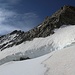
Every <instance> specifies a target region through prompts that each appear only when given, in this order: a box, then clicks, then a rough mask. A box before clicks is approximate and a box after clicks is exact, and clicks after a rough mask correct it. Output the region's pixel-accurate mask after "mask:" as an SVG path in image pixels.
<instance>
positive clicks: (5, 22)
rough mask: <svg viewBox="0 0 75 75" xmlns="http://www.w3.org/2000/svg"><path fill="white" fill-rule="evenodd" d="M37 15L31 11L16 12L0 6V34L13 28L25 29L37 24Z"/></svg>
mask: <svg viewBox="0 0 75 75" xmlns="http://www.w3.org/2000/svg"><path fill="white" fill-rule="evenodd" d="M38 21H39V17H38V16H37V14H35V13H33V12H28V13H24V14H18V13H16V12H13V11H10V10H7V9H3V8H0V34H5V33H9V32H11V31H13V30H23V31H27V30H29V29H31V28H33V27H34V26H35V25H37V24H38Z"/></svg>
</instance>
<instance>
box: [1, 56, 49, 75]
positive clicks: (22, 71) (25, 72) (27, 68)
mask: <svg viewBox="0 0 75 75" xmlns="http://www.w3.org/2000/svg"><path fill="white" fill-rule="evenodd" d="M49 56H50V55H45V56H42V57H39V58H35V59H30V60H25V61H16V62H9V63H6V64H4V65H1V66H0V75H44V73H45V71H46V67H45V66H44V64H43V63H42V62H43V61H44V60H46V59H47V58H48V57H49Z"/></svg>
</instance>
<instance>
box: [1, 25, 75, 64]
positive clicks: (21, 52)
mask: <svg viewBox="0 0 75 75" xmlns="http://www.w3.org/2000/svg"><path fill="white" fill-rule="evenodd" d="M74 34H75V26H74V25H69V26H65V27H61V28H59V29H57V30H56V31H55V33H54V34H53V35H50V36H48V37H45V38H35V39H33V40H32V41H26V42H24V43H22V44H20V45H17V46H13V47H10V48H7V49H4V50H3V51H0V65H1V64H4V63H6V62H9V61H13V60H19V59H20V57H29V58H31V59H32V58H36V57H39V56H42V55H45V54H48V53H50V52H52V51H57V50H61V49H63V48H66V47H68V46H70V45H74V44H75V35H74Z"/></svg>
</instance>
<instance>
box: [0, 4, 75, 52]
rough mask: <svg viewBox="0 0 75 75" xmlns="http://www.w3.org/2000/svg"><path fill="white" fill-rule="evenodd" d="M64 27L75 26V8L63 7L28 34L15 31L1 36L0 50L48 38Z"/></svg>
mask: <svg viewBox="0 0 75 75" xmlns="http://www.w3.org/2000/svg"><path fill="white" fill-rule="evenodd" d="M63 25H75V7H73V6H69V5H67V6H66V5H65V6H63V7H61V8H60V9H59V10H58V11H56V12H55V13H54V14H53V15H52V16H47V17H46V18H45V20H44V21H43V22H42V23H41V24H39V25H38V26H37V27H35V28H33V29H31V30H29V31H28V32H23V31H17V30H15V31H13V32H12V33H10V34H7V35H3V36H0V49H1V51H2V50H4V49H5V48H9V47H12V46H13V45H18V44H20V43H22V42H24V41H28V40H32V39H33V38H36V37H47V36H49V35H51V34H53V33H54V30H55V29H57V28H60V27H61V26H63Z"/></svg>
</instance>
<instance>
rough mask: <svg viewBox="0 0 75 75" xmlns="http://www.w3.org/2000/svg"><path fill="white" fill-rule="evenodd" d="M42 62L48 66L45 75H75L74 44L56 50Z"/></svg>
mask: <svg viewBox="0 0 75 75" xmlns="http://www.w3.org/2000/svg"><path fill="white" fill-rule="evenodd" d="M44 63H45V64H46V67H48V71H47V72H46V75H75V45H74V46H71V47H68V48H65V49H63V50H60V51H56V52H55V53H54V54H53V55H52V56H51V58H50V59H48V60H47V61H45V62H44Z"/></svg>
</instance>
